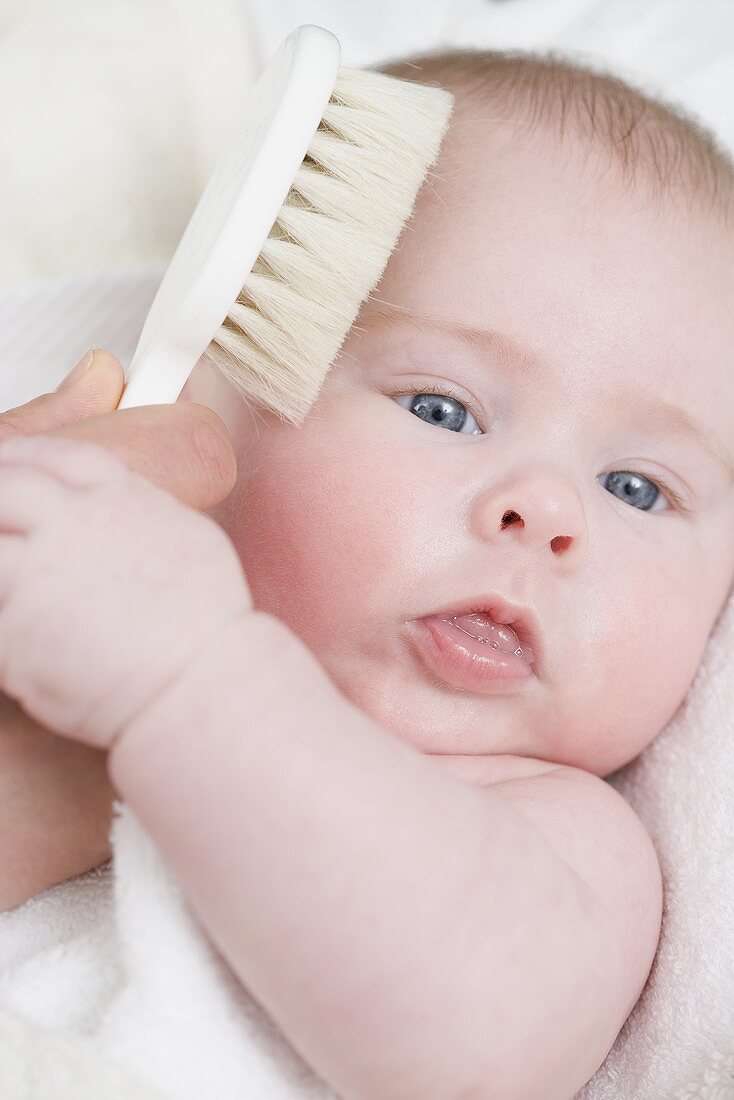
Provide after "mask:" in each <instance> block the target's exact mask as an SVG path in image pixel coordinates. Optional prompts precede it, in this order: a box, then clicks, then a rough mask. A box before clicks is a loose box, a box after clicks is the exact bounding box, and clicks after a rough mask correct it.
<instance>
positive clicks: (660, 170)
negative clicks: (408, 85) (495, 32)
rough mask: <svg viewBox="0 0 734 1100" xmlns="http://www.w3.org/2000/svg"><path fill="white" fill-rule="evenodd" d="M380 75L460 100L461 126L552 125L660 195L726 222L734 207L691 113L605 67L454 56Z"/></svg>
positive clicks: (728, 159) (506, 56)
mask: <svg viewBox="0 0 734 1100" xmlns="http://www.w3.org/2000/svg"><path fill="white" fill-rule="evenodd" d="M379 69H380V71H381V72H384V73H387V74H388V75H389V76H396V77H399V78H401V79H403V80H413V81H417V82H419V83H424V84H434V85H438V86H440V87H443V88H446V89H447V90H448V91H450V92H453V94H454V95H455V97H456V114H455V124H461V120H462V116H464V117H466V115H467V112H469V113H470V115H472V114H474V115H476V117H477V118H481V117H482V115H481V114H477V109H480V110H481V111H483V112H486V109H487V106H490V108H491V109H492V111H493V119H495V115H496V119H495V120H496V121H497V122H502V121H511V122H514V123H517V122H520V123H523V124H525V125H527V126H529V127H530V130H531V131H532V130H533V129H542V128H550V129H551V130H555V132H556V135H557V137H558V138H559V139H560V140H562V139H563V138H564V137H565V135H566V134H570V135H571V136H572V137H575V138H576V139H578V138H582V139H584V140H587V141H588V142H589V143H596V144H597V145H598V146H601V147H602V148H603V149H605V150H606V151H607V153H608V154H609V155H610V156H611V157H612V159H613V160H614V161H616V163H617V164H618V166H619V167H620V168H621V171H622V177H623V181H624V182H626V183H628V184H633V183H637V182H638V181H639V180H640V178H643V179H645V180H646V182H648V183H649V184H651V185H652V187H653V191H654V193H655V194H656V196H657V197H658V199H660V198H662V197H664V196H665V195H671V196H683V197H684V198H686V199H688V200H694V201H696V202H697V203H700V204H701V205H702V206H703V207H704V208H706V207H708V209H709V210H710V211H711V212H712V213H716V214H718V215H719V216H720V217H721V218H722V219H723V220H724V221H725V222H726V223H727V224H728V222H729V219H730V217H731V213H732V206H734V158H732V156H731V155H730V154H729V153H728V152H727V151H726V150H725V149H724V147H723V146H722V145H720V144H719V142H718V141H717V139H716V138H715V136H714V135H713V133H712V132H711V131H710V130H709V129H708V128H707V127H706V126H705V125H704V124H703V123H702V122H701V121H700V119H698V118H696V117H695V116H694V115H693V114H690V113H688V112H687V111H686V110H684V109H683V108H682V107H680V106H677V105H674V104H672V103H670V102H666V101H664V100H663V99H661V98H659V97H657V96H653V95H651V94H649V93H647V92H645V91H643V90H642V89H640V88H636V87H634V86H633V85H631V84H629V83H627V82H625V81H624V80H622V79H620V78H619V77H617V76H614V75H612V74H611V73H610V72H608V71H606V70H604V69H602V68H601V67H600V66H598V65H597V63H596V62H585V63H581V62H580V61H578V60H576V59H574V58H572V57H570V56H565V55H563V54H562V53H558V52H556V51H548V52H543V53H531V52H527V51H524V50H503V51H494V50H452V51H445V52H439V53H431V54H424V55H416V56H413V57H407V58H401V59H399V60H396V61H391V62H387V63H385V64H383V65H380V66H379Z"/></svg>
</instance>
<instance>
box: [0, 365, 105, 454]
mask: <svg viewBox="0 0 734 1100" xmlns="http://www.w3.org/2000/svg"><path fill="white" fill-rule="evenodd" d="M124 386H125V372H124V371H123V369H122V365H121V364H120V362H119V360H118V359H116V358H115V356H114V355H112V354H111V352H109V351H105V350H104V349H103V348H94V349H93V350H90V351H88V352H86V354H85V355H83V356H82V358H81V359H80V360H79V362H78V363H77V364H76V366H75V367H74V368H73V369H72V370H71V371H70V372H69V374H68V375H67V376H66V378H64V379H63V381H62V382H61V383H60V385H59V386H58V387H57V389H56V390H55V391H54V392H53V393H44V394H42V395H41V396H40V397H34V398H33V400H32V401H28V402H27V403H26V404H25V405H19V406H18V407H17V408H15V409H8V410H7V412H4V413H0V436H2V435H5V434H13V435H35V434H36V433H37V432H49V431H52V430H53V429H54V428H60V427H63V426H64V425H65V424H75V423H76V422H77V421H79V420H86V419H87V418H88V417H90V416H101V415H102V414H103V413H107V412H112V410H113V409H116V408H117V405H118V402H119V400H120V397H121V396H122V391H123V388H124Z"/></svg>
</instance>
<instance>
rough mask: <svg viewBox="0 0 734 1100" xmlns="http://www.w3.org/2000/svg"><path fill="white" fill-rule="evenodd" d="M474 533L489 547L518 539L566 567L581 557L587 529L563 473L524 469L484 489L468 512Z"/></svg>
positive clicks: (580, 506) (573, 490) (573, 489)
mask: <svg viewBox="0 0 734 1100" xmlns="http://www.w3.org/2000/svg"><path fill="white" fill-rule="evenodd" d="M473 521H474V524H473V525H474V528H475V531H476V533H477V534H478V535H479V536H480V537H481V538H483V539H485V540H486V541H489V542H495V541H497V542H499V543H501V541H502V540H505V541H506V540H507V539H510V538H511V539H517V540H518V541H520V542H522V543H524V544H525V545H526V546H528V548H532V549H536V550H539V551H541V550H546V549H547V550H548V551H549V552H550V553H551V554H553V555H554V556H555V557H556V558H558V559H559V560H560V559H563V561H564V562H567V563H568V564H571V563H572V562H573V563H575V562H577V561H578V560H579V558H580V557H581V556H582V555H583V551H584V548H585V546H586V544H587V542H588V527H587V522H586V514H585V510H584V505H583V501H582V500H581V496H580V494H579V491H578V489H577V488H576V486H575V485H574V484H573V482H572V481H571V480H570V479H569V478H568V477H567V476H566V475H565V474H564V473H563V471H561V470H558V469H555V468H552V467H548V468H546V467H541V466H534V467H532V468H531V467H526V468H525V469H523V470H522V471H517V472H516V473H514V474H512V475H510V476H508V477H507V478H506V479H504V481H503V482H501V483H499V484H495V485H492V486H489V487H486V488H485V489H483V491H482V492H481V493H480V494H479V495H478V497H477V499H476V501H475V503H474V509H473Z"/></svg>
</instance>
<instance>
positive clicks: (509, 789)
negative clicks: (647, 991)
mask: <svg viewBox="0 0 734 1100" xmlns="http://www.w3.org/2000/svg"><path fill="white" fill-rule="evenodd" d="M494 759H495V760H496V761H500V762H499V763H498V764H497V766H496V767H492V766H490V769H489V770H488V772H487V776H486V783H485V784H483V785H486V786H487V788H488V789H491V790H492V792H493V793H496V794H499V795H501V796H502V797H503V798H507V799H509V800H510V801H511V802H512V803H513V804H514V805H515V807H516V808H517V809H519V810H520V811H521V812H522V813H523V814H524V815H525V816H526V817H528V818H529V819H530V820H531V821H532V822H533V823H534V824H535V825H536V826H537V827H538V829H540V831H541V832H542V833H543V834H544V836H545V837H546V839H547V840H548V841H550V843H551V844H552V845H553V847H554V848H555V849H556V851H557V852H558V853H559V854H560V855H561V856H562V857H563V859H564V860H565V861H566V863H567V864H568V865H569V866H570V867H571V868H572V869H573V870H574V871H575V872H576V873H577V874H578V875H579V877H580V878H581V879H582V880H583V881H584V882H585V883H586V884H587V886H588V887H589V888H590V890H591V891H592V892H593V893H594V894H595V895H596V896H597V898H599V899H600V900H601V901H602V902H603V904H604V905H605V907H606V909H607V910H608V912H609V913H611V914H612V916H613V918H614V920H615V922H616V924H617V927H618V930H619V934H620V937H621V941H622V945H623V949H624V957H625V958H626V959H627V960H628V965H629V978H630V986H631V989H630V992H631V995H632V994H633V993H634V988H633V987H637V994H636V995H634V1000H636V999H637V995H639V992H640V990H641V988H642V985H643V984H644V980H645V978H646V976H647V974H648V973H649V970H650V967H651V965H652V961H653V958H654V955H655V950H656V948H657V944H658V940H659V937H660V926H661V921H662V905H663V883H662V874H661V871H660V863H659V861H658V856H657V852H656V851H655V847H654V845H653V843H652V840H651V839H650V836H649V835H648V833H647V830H646V829H645V827H644V825H643V824H642V822H641V821H640V819H639V817H638V816H637V814H636V813H635V812H634V810H633V809H632V807H631V806H630V805H629V803H628V802H626V801H625V799H624V798H622V796H621V795H620V794H619V792H618V791H616V790H615V789H614V787H612V786H610V784H609V783H607V782H605V781H604V780H603V779H601V778H600V777H599V776H597V775H593V774H592V773H591V772H587V771H584V770H583V769H582V768H573V767H568V766H566V765H558V764H552V763H550V762H549V761H547V760H534V759H528V758H524V757H500V758H494ZM503 761H504V763H503ZM638 983H639V984H638ZM633 1003H634V1001H633Z"/></svg>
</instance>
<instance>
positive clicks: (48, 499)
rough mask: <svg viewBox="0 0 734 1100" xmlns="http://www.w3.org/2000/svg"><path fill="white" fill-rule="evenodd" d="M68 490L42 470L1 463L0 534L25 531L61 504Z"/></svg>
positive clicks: (18, 533) (29, 529) (21, 533)
mask: <svg viewBox="0 0 734 1100" xmlns="http://www.w3.org/2000/svg"><path fill="white" fill-rule="evenodd" d="M67 493H68V490H67V489H65V488H64V487H63V486H62V485H61V484H60V483H59V482H58V481H57V480H56V479H55V478H53V477H50V476H49V475H48V474H47V473H46V471H45V470H34V469H33V468H32V467H31V466H11V465H8V466H4V465H3V464H2V463H1V462H0V534H15V535H24V534H27V533H28V532H29V531H31V530H32V529H33V528H34V527H36V526H37V525H38V524H39V523H41V522H43V521H44V520H47V519H48V517H49V516H51V515H52V514H53V512H54V511H55V510H56V509H57V508H59V507H60V506H61V505H62V504H63V501H64V497H65V496H66V494H67Z"/></svg>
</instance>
